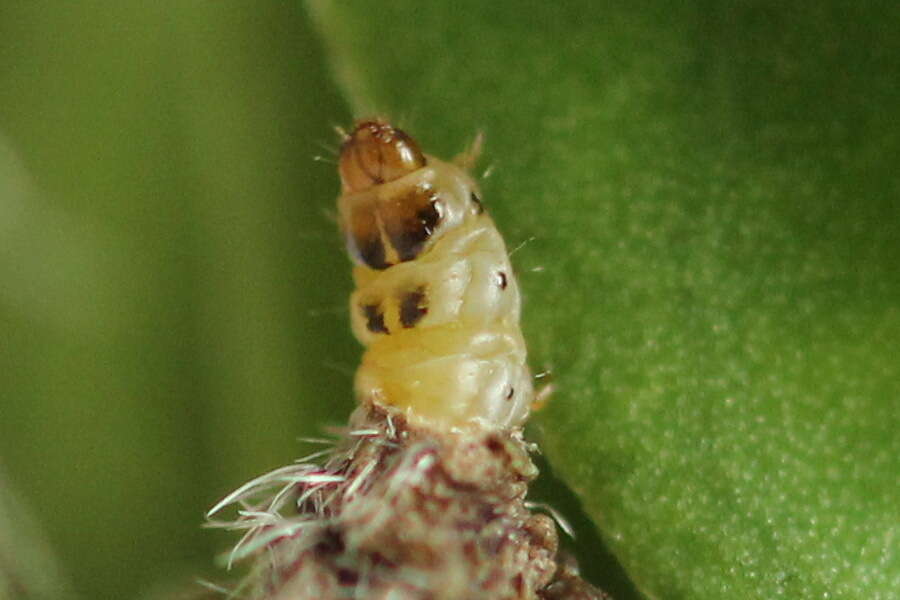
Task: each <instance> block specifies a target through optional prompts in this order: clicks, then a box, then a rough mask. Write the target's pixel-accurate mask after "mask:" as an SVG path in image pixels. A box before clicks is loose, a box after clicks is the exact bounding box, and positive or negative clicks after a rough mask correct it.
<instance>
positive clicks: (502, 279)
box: [497, 271, 509, 290]
mask: <svg viewBox="0 0 900 600" xmlns="http://www.w3.org/2000/svg"><path fill="white" fill-rule="evenodd" d="M497 285H499V286H500V289H501V290H505V289H506V286H508V285H509V279H507V277H506V273H504V272H503V271H497Z"/></svg>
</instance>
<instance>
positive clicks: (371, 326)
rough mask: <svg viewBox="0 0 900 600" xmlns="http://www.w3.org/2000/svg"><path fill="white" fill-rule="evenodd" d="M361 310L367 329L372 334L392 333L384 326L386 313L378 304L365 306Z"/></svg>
mask: <svg viewBox="0 0 900 600" xmlns="http://www.w3.org/2000/svg"><path fill="white" fill-rule="evenodd" d="M361 308H362V311H363V316H364V317H365V318H366V329H368V330H369V331H371V332H372V333H390V332H389V331H388V328H387V326H386V325H385V324H384V313H383V312H381V308H380V307H379V306H378V305H377V304H363V305H362V307H361Z"/></svg>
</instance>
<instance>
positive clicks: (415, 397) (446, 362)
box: [338, 120, 532, 427]
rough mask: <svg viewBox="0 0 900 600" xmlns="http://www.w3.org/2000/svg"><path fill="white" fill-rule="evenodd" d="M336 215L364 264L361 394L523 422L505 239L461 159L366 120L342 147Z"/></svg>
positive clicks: (425, 418) (433, 412)
mask: <svg viewBox="0 0 900 600" xmlns="http://www.w3.org/2000/svg"><path fill="white" fill-rule="evenodd" d="M340 172H341V180H342V186H343V191H342V194H341V196H340V198H339V200H338V207H339V215H340V220H341V225H342V228H343V230H344V234H345V236H346V239H347V246H348V249H349V251H350V254H351V256H352V257H353V259H354V261H355V262H356V267H355V269H354V281H355V283H356V291H355V292H354V293H353V295H352V296H351V301H350V305H351V306H350V310H351V322H352V324H353V331H354V334H355V335H356V337H357V338H358V339H359V340H360V341H361V342H362V343H363V344H364V345H365V346H366V347H367V350H366V353H365V355H364V357H363V362H362V365H361V366H360V369H359V371H358V372H357V376H356V390H357V395H358V396H359V400H360V401H361V402H374V403H377V404H381V405H388V406H393V407H396V408H398V409H401V410H404V411H405V412H406V414H407V417H408V418H409V419H412V420H416V421H419V422H431V423H434V424H436V425H439V426H448V427H459V426H464V425H471V424H480V425H486V426H494V427H497V426H500V427H509V426H517V425H520V424H521V423H522V422H523V421H524V419H525V417H526V416H527V413H528V408H529V404H530V402H531V397H532V387H531V376H530V373H529V371H528V368H527V366H526V364H525V358H526V352H525V343H524V340H523V339H522V335H521V332H520V330H519V307H520V298H519V292H518V287H517V285H516V280H515V277H514V276H513V273H512V268H511V265H510V263H509V257H508V254H507V252H506V246H505V244H504V243H503V239H502V238H501V237H500V234H499V233H498V232H497V229H496V227H495V226H494V223H493V221H492V220H491V219H490V217H489V216H488V215H487V214H486V213H485V212H484V209H483V207H482V205H481V201H480V199H479V192H478V188H477V186H476V184H475V182H474V181H473V180H472V178H471V177H470V176H469V174H468V173H467V172H466V171H465V170H464V169H463V168H461V167H459V166H457V165H455V164H452V163H447V162H443V161H441V160H438V159H436V158H434V157H431V156H427V155H425V154H423V153H422V152H421V151H420V150H419V148H418V145H417V144H416V143H415V141H414V140H412V138H410V137H409V136H408V135H407V134H405V133H404V132H402V131H400V130H399V129H395V128H393V127H392V126H391V125H389V124H387V123H385V122H382V121H377V120H368V121H362V122H359V123H358V124H357V125H356V127H355V129H354V130H353V132H352V133H351V134H350V135H349V136H347V138H346V139H345V141H344V144H343V146H342V148H341V156H340Z"/></svg>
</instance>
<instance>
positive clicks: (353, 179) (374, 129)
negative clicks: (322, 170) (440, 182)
mask: <svg viewBox="0 0 900 600" xmlns="http://www.w3.org/2000/svg"><path fill="white" fill-rule="evenodd" d="M425 162H426V161H425V155H424V154H422V151H421V150H419V145H418V144H416V142H415V141H414V140H413V139H412V138H411V137H409V136H408V135H406V133H404V132H403V131H402V130H400V129H394V127H392V126H391V125H390V124H389V123H385V122H383V121H376V120H372V121H360V122H359V123H357V124H356V127H355V128H354V129H353V132H352V133H351V134H350V135H348V136H347V139H345V140H344V143H343V145H342V146H341V158H340V171H341V183H342V184H343V187H344V193H353V192H361V191H363V190H367V189H369V188H370V187H372V186H374V185H378V184H381V183H386V182H388V181H394V180H395V179H400V178H401V177H403V176H404V175H408V174H409V173H412V172H413V171H416V170H418V169H420V168H422V167H424V166H425Z"/></svg>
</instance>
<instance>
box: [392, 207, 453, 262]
mask: <svg viewBox="0 0 900 600" xmlns="http://www.w3.org/2000/svg"><path fill="white" fill-rule="evenodd" d="M440 221H441V211H440V207H439V205H438V202H437V200H431V201H430V202H429V203H428V204H427V205H426V206H425V207H424V208H422V209H420V210H419V211H418V212H416V214H415V216H414V217H413V218H412V219H409V220H408V221H405V222H404V223H403V224H401V225H400V226H399V227H396V228H388V236H389V237H390V239H391V245H392V246H393V247H394V249H395V250H396V251H397V256H398V257H399V258H400V260H401V261H402V262H406V261H410V260H413V259H414V258H416V257H417V256H418V255H419V254H420V253H421V252H422V249H423V248H424V247H425V242H427V241H428V238H430V237H431V234H433V233H434V230H435V229H436V228H437V226H438V223H440Z"/></svg>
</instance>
